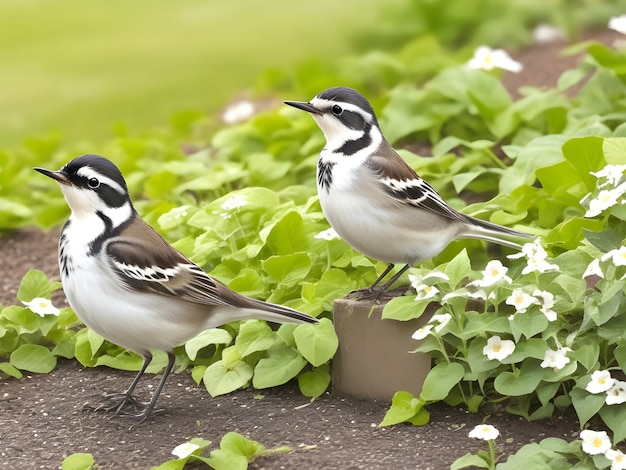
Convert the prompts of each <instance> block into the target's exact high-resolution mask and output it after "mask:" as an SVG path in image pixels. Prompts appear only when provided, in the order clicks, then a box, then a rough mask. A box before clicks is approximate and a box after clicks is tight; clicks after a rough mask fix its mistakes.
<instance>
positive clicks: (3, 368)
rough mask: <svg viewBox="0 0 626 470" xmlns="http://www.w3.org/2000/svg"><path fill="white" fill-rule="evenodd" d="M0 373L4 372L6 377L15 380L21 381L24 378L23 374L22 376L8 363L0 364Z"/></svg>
mask: <svg viewBox="0 0 626 470" xmlns="http://www.w3.org/2000/svg"><path fill="white" fill-rule="evenodd" d="M0 372H4V373H5V374H7V375H8V376H10V377H14V378H16V379H21V378H22V377H23V376H24V374H22V373H21V372H20V371H19V369H16V368H15V366H13V365H12V364H11V363H10V362H0Z"/></svg>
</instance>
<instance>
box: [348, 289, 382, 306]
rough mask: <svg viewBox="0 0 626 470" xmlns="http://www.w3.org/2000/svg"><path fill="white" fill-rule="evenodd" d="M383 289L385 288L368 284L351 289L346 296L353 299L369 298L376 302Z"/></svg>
mask: <svg viewBox="0 0 626 470" xmlns="http://www.w3.org/2000/svg"><path fill="white" fill-rule="evenodd" d="M385 290H386V289H384V288H383V286H374V287H372V286H370V287H365V288H363V289H357V290H353V291H352V292H350V293H349V294H348V295H347V296H346V297H347V298H349V299H353V300H371V301H373V302H376V301H378V299H379V297H380V296H381V295H382V294H383V292H385Z"/></svg>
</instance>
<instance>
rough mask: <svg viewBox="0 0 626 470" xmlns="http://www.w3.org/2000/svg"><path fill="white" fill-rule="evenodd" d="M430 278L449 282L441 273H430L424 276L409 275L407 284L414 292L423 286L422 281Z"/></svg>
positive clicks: (446, 276)
mask: <svg viewBox="0 0 626 470" xmlns="http://www.w3.org/2000/svg"><path fill="white" fill-rule="evenodd" d="M430 278H438V279H443V280H444V281H449V280H450V277H449V276H448V275H447V274H446V273H443V272H441V271H431V272H429V273H427V274H425V275H421V274H409V282H410V283H411V286H412V287H413V289H415V290H419V289H420V288H421V287H422V286H423V285H424V281H425V280H426V279H430Z"/></svg>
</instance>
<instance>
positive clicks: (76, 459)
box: [61, 453, 95, 470]
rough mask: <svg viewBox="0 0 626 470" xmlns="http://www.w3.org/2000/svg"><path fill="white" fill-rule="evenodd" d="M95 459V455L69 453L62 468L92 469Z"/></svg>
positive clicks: (71, 469) (70, 469)
mask: <svg viewBox="0 0 626 470" xmlns="http://www.w3.org/2000/svg"><path fill="white" fill-rule="evenodd" d="M94 463H95V461H94V459H93V455H91V454H85V453H78V454H72V455H68V456H67V457H65V458H64V459H63V463H62V464H61V469H62V470H91V469H92V468H93V465H94Z"/></svg>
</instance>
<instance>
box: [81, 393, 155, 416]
mask: <svg viewBox="0 0 626 470" xmlns="http://www.w3.org/2000/svg"><path fill="white" fill-rule="evenodd" d="M99 398H100V401H101V402H100V403H98V404H96V405H93V404H91V403H85V404H84V405H83V408H88V409H91V410H93V411H104V412H109V411H113V412H114V413H113V416H120V417H129V418H145V417H147V416H148V415H149V414H150V411H152V410H149V409H148V408H149V405H150V403H144V402H142V401H139V400H137V399H136V398H135V397H134V396H132V395H131V394H129V393H125V392H124V393H105V394H103V395H99ZM161 411H165V409H164V408H158V409H155V410H154V412H161ZM144 413H145V416H144Z"/></svg>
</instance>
